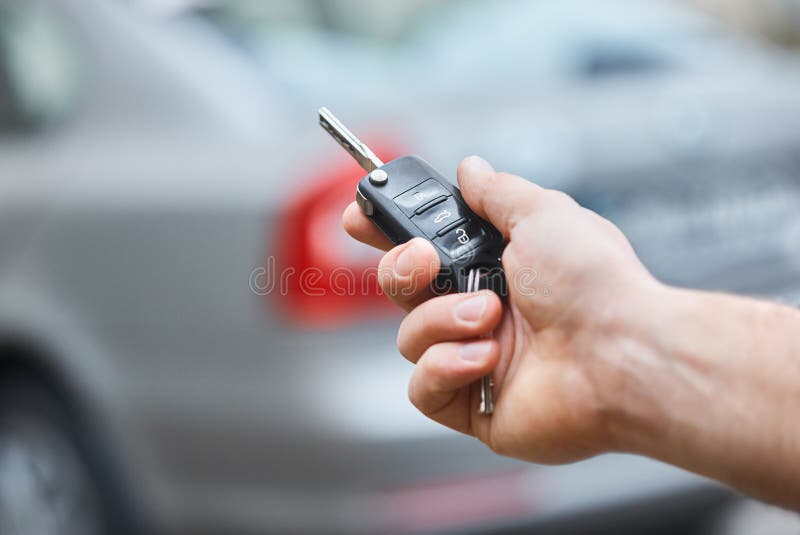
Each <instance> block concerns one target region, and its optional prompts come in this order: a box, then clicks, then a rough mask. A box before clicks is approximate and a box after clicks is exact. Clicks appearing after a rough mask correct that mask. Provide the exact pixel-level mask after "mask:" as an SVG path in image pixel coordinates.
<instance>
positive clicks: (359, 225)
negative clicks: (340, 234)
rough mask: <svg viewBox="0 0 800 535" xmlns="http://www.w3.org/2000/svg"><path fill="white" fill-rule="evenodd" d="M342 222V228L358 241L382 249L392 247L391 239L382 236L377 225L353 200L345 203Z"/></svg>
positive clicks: (385, 249)
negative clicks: (347, 203)
mask: <svg viewBox="0 0 800 535" xmlns="http://www.w3.org/2000/svg"><path fill="white" fill-rule="evenodd" d="M342 224H343V225H344V230H345V231H347V233H348V234H350V236H352V237H353V238H355V239H357V240H358V241H360V242H364V243H366V244H367V245H371V246H372V247H375V248H376V249H381V250H382V251H388V250H389V249H391V248H392V247H394V244H393V243H392V242H391V240H389V238H387V237H386V236H384V235H383V233H382V232H381V231H380V230H378V227H376V226H375V225H374V224H373V223H372V221H370V220H369V218H368V217H367V216H365V215H364V214H363V212H361V209H360V208H359V207H358V205H357V204H356V203H355V201H353V202H351V203H350V204H349V205H347V208H345V209H344V214H342Z"/></svg>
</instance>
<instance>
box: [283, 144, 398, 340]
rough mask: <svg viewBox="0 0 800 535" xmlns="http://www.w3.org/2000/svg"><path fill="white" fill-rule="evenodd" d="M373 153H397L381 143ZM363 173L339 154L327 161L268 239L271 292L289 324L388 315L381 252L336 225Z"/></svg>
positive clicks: (334, 322) (330, 322)
mask: <svg viewBox="0 0 800 535" xmlns="http://www.w3.org/2000/svg"><path fill="white" fill-rule="evenodd" d="M381 149H383V150H381ZM376 152H377V153H378V154H379V155H380V156H382V157H386V156H392V157H397V156H398V155H399V154H400V152H399V151H396V150H392V149H391V148H388V145H385V144H384V145H383V146H381V145H378V147H377V151H376ZM391 159H392V158H386V159H385V160H384V161H389V160H391ZM364 174H365V172H364V170H363V169H361V168H360V167H359V166H358V165H357V164H356V163H355V162H354V161H353V160H352V159H351V158H349V157H348V156H347V155H346V154H344V153H341V155H340V156H337V157H336V158H333V159H331V161H327V160H326V162H325V175H324V176H323V177H322V178H320V179H316V180H313V181H308V182H307V186H306V189H305V190H304V191H301V192H300V193H299V194H298V195H296V196H294V198H293V199H292V200H291V201H290V204H289V205H287V206H286V207H285V210H284V211H283V212H282V214H281V216H280V217H279V220H278V224H277V225H276V227H275V230H276V234H275V239H274V240H273V243H275V244H276V246H275V250H274V259H275V266H276V268H277V269H276V270H275V271H276V273H275V274H274V275H273V276H275V277H278V278H279V279H278V280H277V281H275V283H276V284H275V288H276V291H273V292H272V294H273V295H274V297H275V304H276V305H277V306H278V307H280V308H281V310H282V311H283V312H284V313H285V316H286V317H288V318H289V319H290V320H291V321H293V322H296V323H299V324H302V325H306V326H311V327H316V328H325V327H336V326H341V325H342V324H345V323H348V322H352V321H354V320H357V319H359V318H360V317H364V316H366V315H372V314H374V313H376V312H378V313H386V314H390V313H392V311H393V308H392V307H391V306H389V303H388V300H387V299H386V298H385V297H384V296H383V295H382V292H381V290H380V285H379V284H378V277H377V265H378V261H379V259H380V256H381V253H380V252H379V251H376V250H374V249H372V248H370V247H368V246H366V245H364V244H361V243H358V242H356V241H355V240H353V239H352V238H351V237H350V236H348V235H347V233H346V232H345V231H344V229H343V228H342V225H341V218H342V211H343V210H344V208H345V207H346V206H347V205H348V204H349V203H350V202H352V201H353V200H354V199H355V190H356V185H357V184H358V180H359V179H360V178H361V177H362V176H364Z"/></svg>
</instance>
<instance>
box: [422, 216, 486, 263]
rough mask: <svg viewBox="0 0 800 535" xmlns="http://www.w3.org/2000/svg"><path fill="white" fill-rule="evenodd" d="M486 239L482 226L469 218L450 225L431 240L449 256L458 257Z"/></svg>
mask: <svg viewBox="0 0 800 535" xmlns="http://www.w3.org/2000/svg"><path fill="white" fill-rule="evenodd" d="M485 239H486V230H485V229H484V228H483V226H482V225H481V224H480V223H478V222H476V221H471V220H466V221H464V222H462V223H459V224H457V225H451V226H450V228H449V229H447V232H446V233H445V234H444V235H443V236H441V237H438V238H436V239H435V240H433V243H435V244H436V245H438V246H439V248H440V249H442V250H443V251H444V252H445V253H446V254H447V256H449V257H450V258H460V257H462V256H464V255H465V254H467V253H468V252H470V251H471V250H473V249H474V248H475V247H477V246H478V245H480V244H481V243H482V242H483V241H484V240H485Z"/></svg>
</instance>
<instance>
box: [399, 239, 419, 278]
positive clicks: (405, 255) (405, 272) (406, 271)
mask: <svg viewBox="0 0 800 535" xmlns="http://www.w3.org/2000/svg"><path fill="white" fill-rule="evenodd" d="M413 248H414V244H413V243H412V244H410V245H409V246H408V247H406V248H405V249H403V251H402V252H401V253H400V254H399V255H397V258H396V259H395V261H394V272H395V274H396V275H398V276H400V277H408V276H409V275H411V270H413V269H414V252H413V251H412V249H413Z"/></svg>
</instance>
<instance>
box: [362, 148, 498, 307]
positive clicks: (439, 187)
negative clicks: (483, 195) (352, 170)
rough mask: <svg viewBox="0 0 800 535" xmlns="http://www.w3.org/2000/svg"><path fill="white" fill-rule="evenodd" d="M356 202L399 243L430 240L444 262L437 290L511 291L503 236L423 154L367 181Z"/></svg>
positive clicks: (381, 170) (383, 168) (396, 162)
mask: <svg viewBox="0 0 800 535" xmlns="http://www.w3.org/2000/svg"><path fill="white" fill-rule="evenodd" d="M356 201H357V202H358V205H359V206H360V207H361V210H362V211H363V212H364V214H365V215H366V216H367V217H369V218H370V220H372V222H373V223H375V225H376V226H377V227H378V228H379V229H380V230H381V232H383V234H385V235H386V237H388V238H389V239H390V240H391V241H392V243H394V244H395V245H397V244H401V243H405V242H407V241H408V240H410V239H412V238H415V237H422V238H426V239H428V240H430V241H431V242H432V243H433V245H434V247H435V248H436V250H437V252H438V253H439V259H440V261H441V270H440V272H439V276H438V277H437V279H436V281H435V290H436V291H437V292H441V293H447V292H451V291H457V292H466V291H475V290H476V289H490V290H493V291H494V292H495V293H497V294H498V295H500V296H503V297H504V296H505V295H506V293H507V285H506V279H505V275H504V273H503V268H502V264H501V262H500V257H501V256H502V254H503V249H504V248H505V241H504V240H503V236H502V234H501V233H500V232H499V231H498V230H497V229H496V228H495V227H494V226H492V225H491V224H490V223H489V222H487V221H485V220H484V219H481V218H480V217H478V216H477V214H475V212H473V211H472V210H471V209H470V208H469V206H467V203H466V202H464V199H463V198H462V197H461V192H460V191H459V189H458V187H456V186H455V185H453V184H452V183H450V181H448V180H447V179H445V178H444V177H443V176H442V175H441V174H440V173H438V172H437V171H436V170H435V169H434V168H433V167H431V165H430V164H428V162H426V161H425V160H423V159H422V158H419V157H417V156H403V157H402V158H397V159H395V160H392V161H391V162H388V163H386V164H383V165H382V166H380V167H378V168H376V169H374V170H372V171H371V172H370V173H369V174H367V176H365V177H364V178H362V179H361V181H360V182H359V183H358V187H357V189H356Z"/></svg>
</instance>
